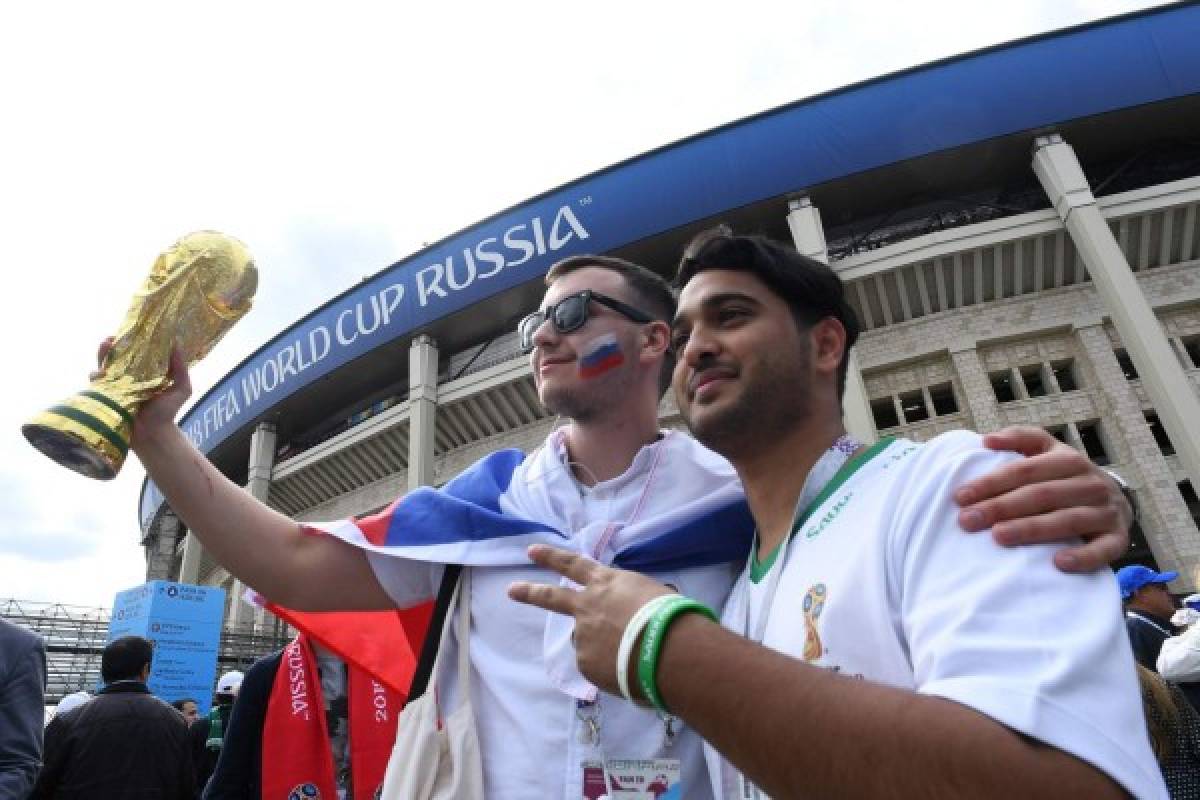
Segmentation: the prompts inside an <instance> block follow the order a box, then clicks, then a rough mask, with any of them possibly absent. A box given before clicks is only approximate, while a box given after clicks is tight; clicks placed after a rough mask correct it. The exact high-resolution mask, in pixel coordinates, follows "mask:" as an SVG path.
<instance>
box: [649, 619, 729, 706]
mask: <svg viewBox="0 0 1200 800" xmlns="http://www.w3.org/2000/svg"><path fill="white" fill-rule="evenodd" d="M689 611H691V612H695V613H697V614H703V615H704V616H706V617H708V618H709V619H711V620H712V621H713V622H716V621H717V615H716V614H714V613H713V610H712V609H711V608H709V607H708V606H706V605H704V604H703V603H698V602H696V601H695V600H693V599H692V598H690V597H684V596H683V595H677V596H675V597H672V598H671V599H670V600H668V601H666V602H664V603H663V604H662V605H661V606H660V607H659V609H658V610H657V611H656V612H654V616H652V617H650V621H649V622H648V623H646V630H645V632H644V633H643V634H642V647H641V650H640V651H639V652H638V683H639V684H641V687H642V694H644V695H646V699H647V700H649V701H650V705H652V706H654V707H655V708H656V709H658V710H659V711H661V712H662V713H664V714H668V713H670V712H669V711H667V706H666V704H665V703H663V699H662V695H660V694H659V693H658V683H657V681H656V679H655V676H656V674H657V673H658V658H659V656H660V655H661V654H662V646H663V641H664V640H665V639H666V637H667V628H668V627H670V625H671V623H672V622H674V621H675V618H676V617H678V616H679V615H680V614H686V613H688V612H689Z"/></svg>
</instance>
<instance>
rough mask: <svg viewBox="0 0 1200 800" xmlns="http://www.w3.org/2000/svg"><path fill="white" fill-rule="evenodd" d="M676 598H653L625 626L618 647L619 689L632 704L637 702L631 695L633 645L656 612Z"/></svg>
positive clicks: (661, 596) (667, 596)
mask: <svg viewBox="0 0 1200 800" xmlns="http://www.w3.org/2000/svg"><path fill="white" fill-rule="evenodd" d="M675 596H676V595H670V594H660V595H659V596H658V597H655V598H652V599H651V600H650V601H649V602H647V603H646V604H645V605H643V606H642V607H641V608H639V609H638V610H637V611H636V612H634V615H633V616H632V617H630V619H629V624H627V625H626V626H625V633H623V634H622V635H621V644H620V645H619V646H618V647H617V688H619V689H620V690H621V696H622V697H624V698H625V699H626V700H628V701H629V702H631V703H633V702H635V701H634V699H633V696H632V695H630V694H629V656H631V655H632V654H633V645H634V644H635V643H636V642H637V639H638V637H639V636H641V635H642V629H643V628H645V627H646V623H647V622H649V621H650V617H651V616H652V615H653V614H654V612H655V611H658V609H659V608H660V607H661V606H662V605H663V604H664V603H666V602H668V601H670V599H671V598H672V597H675Z"/></svg>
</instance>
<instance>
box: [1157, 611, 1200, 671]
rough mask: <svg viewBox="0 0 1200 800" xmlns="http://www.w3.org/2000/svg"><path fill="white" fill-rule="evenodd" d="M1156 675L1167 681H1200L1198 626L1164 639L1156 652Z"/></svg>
mask: <svg viewBox="0 0 1200 800" xmlns="http://www.w3.org/2000/svg"><path fill="white" fill-rule="evenodd" d="M1156 666H1157V667H1158V674H1159V675H1161V676H1163V677H1164V678H1166V679H1167V680H1169V681H1175V682H1176V683H1180V682H1182V683H1187V682H1189V681H1196V680H1200V624H1196V625H1193V626H1192V627H1190V628H1188V629H1187V630H1186V631H1184V632H1183V633H1181V634H1179V635H1178V636H1172V637H1170V638H1168V639H1166V640H1165V641H1164V642H1163V644H1162V649H1161V650H1159V651H1158V663H1157V665H1156Z"/></svg>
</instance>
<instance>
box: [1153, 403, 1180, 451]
mask: <svg viewBox="0 0 1200 800" xmlns="http://www.w3.org/2000/svg"><path fill="white" fill-rule="evenodd" d="M1146 424H1147V425H1149V426H1150V432H1151V433H1152V434H1154V441H1155V442H1156V443H1157V444H1158V449H1159V450H1161V451H1162V454H1163V455H1164V456H1173V455H1175V445H1173V444H1171V437H1169V436H1167V429H1166V428H1164V427H1163V424H1162V422H1161V421H1160V420H1159V418H1158V414H1155V413H1154V412H1153V411H1147V412H1146Z"/></svg>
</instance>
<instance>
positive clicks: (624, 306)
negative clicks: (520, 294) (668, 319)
mask: <svg viewBox="0 0 1200 800" xmlns="http://www.w3.org/2000/svg"><path fill="white" fill-rule="evenodd" d="M592 300H595V301H596V302H597V303H599V304H600V305H602V306H608V307H609V308H611V309H612V310H613V311H616V312H617V313H618V314H622V315H623V316H626V317H628V318H629V319H631V320H633V321H634V322H640V323H643V324H644V323H647V322H654V319H655V318H654V317H652V316H650V315H649V314H647V313H646V312H644V311H640V310H639V309H636V308H634V307H633V306H631V305H629V304H628V303H622V302H621V301H620V300H615V299H613V298H611V297H609V296H608V295H604V294H600V293H599V292H593V291H592V290H591V289H584V290H583V291H582V292H576V293H575V294H569V295H567V296H566V297H564V298H563V299H561V300H559V301H558V302H557V303H554V304H553V305H549V306H546V307H545V308H544V309H542V310H541V311H535V312H533V313H532V314H530V315H529V316H527V317H525V319H523V320H521V324H519V325H518V326H517V335H518V337H519V338H520V340H521V349H522V350H523V351H524V352H526V353H529V352H532V351H533V335H534V334H535V333H537V330H538V328H540V327H542V323H543V322H545V321H546V320H550V324H551V325H553V326H554V330H556V331H558V332H559V333H571V332H572V331H577V330H579V329H580V328H582V327H583V326H584V325H585V324H586V323H587V321H588V305H589V302H590V301H592Z"/></svg>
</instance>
